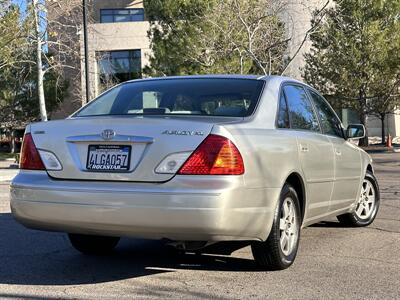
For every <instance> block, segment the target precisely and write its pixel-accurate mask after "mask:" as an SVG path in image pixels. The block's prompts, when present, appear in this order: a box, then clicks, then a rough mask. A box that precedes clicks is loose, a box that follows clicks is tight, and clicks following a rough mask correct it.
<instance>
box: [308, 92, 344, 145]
mask: <svg viewBox="0 0 400 300" xmlns="http://www.w3.org/2000/svg"><path fill="white" fill-rule="evenodd" d="M308 91H309V92H310V95H311V98H312V100H313V102H314V105H315V108H316V111H317V114H318V117H319V120H320V123H321V127H322V131H323V133H326V134H330V135H334V136H338V137H341V138H343V130H342V124H341V122H340V121H339V119H338V118H337V116H336V114H335V113H334V112H333V110H332V109H331V108H330V106H329V105H328V104H327V103H326V101H325V99H324V98H323V97H322V96H320V95H318V94H317V93H315V92H314V91H312V90H310V89H309V90H308Z"/></svg>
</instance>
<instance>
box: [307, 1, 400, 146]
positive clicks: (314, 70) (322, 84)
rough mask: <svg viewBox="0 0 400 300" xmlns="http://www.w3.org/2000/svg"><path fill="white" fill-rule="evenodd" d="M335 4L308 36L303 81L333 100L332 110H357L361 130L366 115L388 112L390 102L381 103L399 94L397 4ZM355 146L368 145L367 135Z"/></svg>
mask: <svg viewBox="0 0 400 300" xmlns="http://www.w3.org/2000/svg"><path fill="white" fill-rule="evenodd" d="M334 2H335V3H334V6H333V7H332V8H330V9H328V10H327V12H326V14H325V15H324V18H323V19H322V20H319V21H320V23H321V24H320V28H319V30H317V31H315V32H313V33H312V34H311V35H310V38H311V41H312V48H311V51H310V52H309V53H308V54H306V55H305V59H306V67H305V69H304V77H305V79H306V81H307V82H308V83H309V84H311V85H313V86H314V87H316V88H317V89H319V90H320V91H322V92H323V93H324V94H325V95H327V96H329V98H330V99H333V101H334V103H333V104H334V106H344V107H350V108H354V109H355V110H357V112H358V115H359V119H360V122H361V123H362V124H363V125H365V126H366V123H367V116H368V114H371V113H373V112H374V110H375V111H378V108H379V109H381V108H382V107H384V111H387V110H388V109H390V108H391V106H392V103H393V102H392V101H386V100H388V99H391V100H392V99H394V97H393V95H395V94H398V89H399V80H398V78H399V74H400V56H399V55H400V35H399V32H400V22H399V18H398V16H399V13H400V2H399V1H398V0H377V1H368V0H341V1H334ZM312 22H313V23H314V22H316V20H315V18H314V19H313V21H312ZM396 78H397V79H396ZM385 103H387V105H386V104H385ZM385 113H386V112H385ZM360 144H361V145H368V134H367V136H366V138H365V139H363V140H361V141H360Z"/></svg>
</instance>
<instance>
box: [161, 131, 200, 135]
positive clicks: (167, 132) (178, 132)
mask: <svg viewBox="0 0 400 300" xmlns="http://www.w3.org/2000/svg"><path fill="white" fill-rule="evenodd" d="M162 134H167V135H190V136H192V135H204V132H203V131H190V130H165V131H163V132H162Z"/></svg>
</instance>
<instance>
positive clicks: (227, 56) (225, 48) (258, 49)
mask: <svg viewBox="0 0 400 300" xmlns="http://www.w3.org/2000/svg"><path fill="white" fill-rule="evenodd" d="M280 4H281V1H272V0H224V1H223V0H177V1H160V0H145V1H144V5H145V9H146V14H147V16H148V18H149V20H150V22H151V28H150V30H149V36H150V38H151V40H152V43H151V48H152V52H153V55H152V57H151V58H150V67H149V68H148V69H147V70H146V73H147V74H149V75H183V74H204V73H242V74H247V73H261V74H274V73H278V72H279V71H280V70H282V69H283V62H284V59H283V57H284V53H285V51H286V47H287V42H288V41H287V39H286V37H285V30H284V25H283V22H282V21H281V19H280V17H279V12H280V10H281V9H282V5H280Z"/></svg>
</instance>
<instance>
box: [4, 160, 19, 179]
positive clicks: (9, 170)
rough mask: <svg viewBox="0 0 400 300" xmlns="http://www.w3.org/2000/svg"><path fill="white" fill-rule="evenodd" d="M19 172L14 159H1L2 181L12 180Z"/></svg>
mask: <svg viewBox="0 0 400 300" xmlns="http://www.w3.org/2000/svg"><path fill="white" fill-rule="evenodd" d="M17 173H18V165H17V164H15V163H14V161H13V160H1V161H0V182H8V181H11V180H12V179H13V178H14V177H15V175H17Z"/></svg>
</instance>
